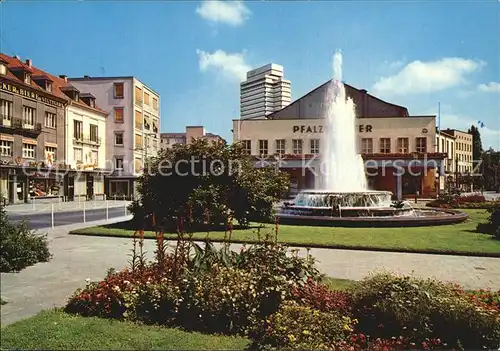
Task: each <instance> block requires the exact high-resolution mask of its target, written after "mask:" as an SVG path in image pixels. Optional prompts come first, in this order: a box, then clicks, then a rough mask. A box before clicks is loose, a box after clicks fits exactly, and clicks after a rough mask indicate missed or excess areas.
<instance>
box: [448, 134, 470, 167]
mask: <svg viewBox="0 0 500 351" xmlns="http://www.w3.org/2000/svg"><path fill="white" fill-rule="evenodd" d="M441 133H442V134H443V133H444V134H446V135H450V136H453V137H454V138H455V146H454V156H455V157H454V160H453V161H454V163H455V167H456V170H457V172H458V173H472V172H473V168H474V160H473V156H472V148H473V143H472V134H469V133H467V132H464V131H461V130H457V129H443V130H442V131H441ZM441 146H442V145H441ZM441 152H443V151H441Z"/></svg>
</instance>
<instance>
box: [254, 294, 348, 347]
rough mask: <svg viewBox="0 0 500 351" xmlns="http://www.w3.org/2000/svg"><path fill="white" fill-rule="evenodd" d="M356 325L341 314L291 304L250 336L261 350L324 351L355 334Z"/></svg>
mask: <svg viewBox="0 0 500 351" xmlns="http://www.w3.org/2000/svg"><path fill="white" fill-rule="evenodd" d="M354 324H355V321H353V320H351V319H350V318H349V317H346V316H342V315H341V314H340V313H338V312H321V311H318V310H315V309H312V308H310V307H304V306H299V305H297V304H294V303H287V304H284V305H283V306H282V308H280V310H279V311H278V312H276V313H274V314H272V315H271V316H269V317H268V318H267V319H266V320H265V321H264V323H262V324H261V325H260V326H259V327H256V328H255V329H254V330H252V331H251V332H250V333H249V334H250V337H251V339H252V341H253V346H254V347H258V348H264V349H280V350H282V349H285V350H286V349H288V350H292V349H293V350H297V349H298V350H322V349H323V350H324V349H332V348H336V345H337V344H338V343H340V342H341V341H342V340H343V339H344V338H345V337H346V335H348V334H349V333H350V332H352V330H353V326H354Z"/></svg>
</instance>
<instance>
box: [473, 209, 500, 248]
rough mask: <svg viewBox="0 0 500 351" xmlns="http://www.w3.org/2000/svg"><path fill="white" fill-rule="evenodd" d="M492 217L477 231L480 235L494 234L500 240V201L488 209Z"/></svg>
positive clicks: (479, 225)
mask: <svg viewBox="0 0 500 351" xmlns="http://www.w3.org/2000/svg"><path fill="white" fill-rule="evenodd" d="M488 212H489V213H490V216H489V218H488V222H487V223H479V224H478V225H477V227H476V230H477V231H478V232H480V233H485V234H492V235H494V236H495V237H496V238H497V239H500V201H499V202H495V203H492V205H491V206H490V207H489V208H488Z"/></svg>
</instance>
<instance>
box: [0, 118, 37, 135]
mask: <svg viewBox="0 0 500 351" xmlns="http://www.w3.org/2000/svg"><path fill="white" fill-rule="evenodd" d="M0 132H4V133H8V134H21V135H24V136H28V137H34V138H36V137H37V136H38V135H40V133H41V132H42V124H41V123H35V124H32V125H31V124H26V123H24V121H23V119H22V118H13V117H10V118H7V116H3V115H2V116H0Z"/></svg>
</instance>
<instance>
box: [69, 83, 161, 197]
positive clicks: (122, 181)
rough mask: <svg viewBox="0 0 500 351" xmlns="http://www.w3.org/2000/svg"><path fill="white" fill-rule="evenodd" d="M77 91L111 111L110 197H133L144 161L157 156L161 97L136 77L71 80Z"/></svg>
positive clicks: (108, 152) (107, 155)
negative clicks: (93, 98)
mask: <svg viewBox="0 0 500 351" xmlns="http://www.w3.org/2000/svg"><path fill="white" fill-rule="evenodd" d="M68 81H69V82H71V84H72V85H74V86H75V87H76V88H78V89H81V90H85V91H87V92H89V93H91V94H92V95H93V96H95V99H96V103H97V104H98V105H99V106H101V107H102V108H103V109H105V110H107V111H110V115H109V117H108V118H107V122H106V128H107V135H106V137H107V145H106V147H107V148H106V150H107V151H106V160H107V162H108V163H109V164H110V165H111V166H112V169H113V171H112V173H111V174H109V175H108V176H107V177H106V183H105V191H106V194H107V195H108V196H109V197H113V196H122V195H124V196H126V197H132V196H133V195H134V193H135V184H136V182H135V181H136V179H137V177H138V176H140V175H141V174H142V170H143V164H144V161H145V160H146V159H147V158H148V157H152V156H156V155H157V152H158V149H159V140H160V96H159V94H158V93H156V92H155V91H154V90H153V89H151V88H150V87H148V86H147V85H145V84H143V83H142V82H141V81H140V80H138V79H137V78H135V77H131V76H127V77H89V76H84V77H83V78H69V79H68Z"/></svg>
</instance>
